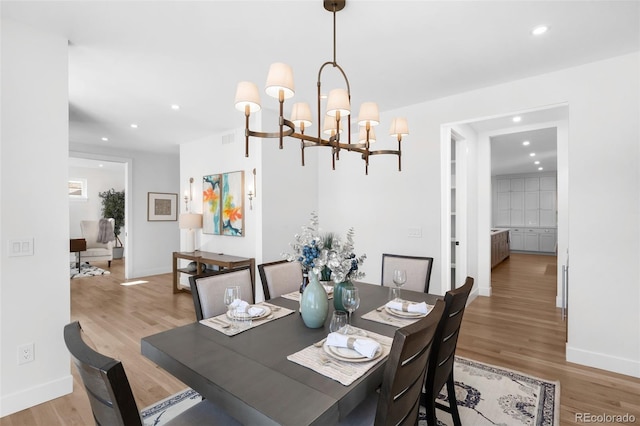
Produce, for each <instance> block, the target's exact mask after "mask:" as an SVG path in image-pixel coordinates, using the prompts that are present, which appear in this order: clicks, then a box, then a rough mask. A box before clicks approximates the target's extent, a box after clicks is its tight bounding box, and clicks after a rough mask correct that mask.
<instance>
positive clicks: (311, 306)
mask: <svg viewBox="0 0 640 426" xmlns="http://www.w3.org/2000/svg"><path fill="white" fill-rule="evenodd" d="M300 313H301V314H302V321H304V325H306V326H307V327H309V328H320V327H323V326H324V322H325V321H326V320H327V315H328V314H329V300H328V298H327V292H326V291H325V290H324V287H322V285H321V284H320V282H319V281H318V275H317V274H316V273H314V272H313V271H309V284H307V286H306V288H305V289H304V291H303V292H302V297H301V298H300Z"/></svg>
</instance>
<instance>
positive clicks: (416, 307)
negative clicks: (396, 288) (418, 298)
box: [385, 300, 429, 315]
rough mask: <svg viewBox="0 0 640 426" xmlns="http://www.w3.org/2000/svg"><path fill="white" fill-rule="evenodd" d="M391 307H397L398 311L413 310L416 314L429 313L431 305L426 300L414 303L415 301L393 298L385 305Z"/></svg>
mask: <svg viewBox="0 0 640 426" xmlns="http://www.w3.org/2000/svg"><path fill="white" fill-rule="evenodd" d="M385 306H386V307H387V308H389V309H395V310H396V311H403V312H411V313H416V314H425V315H426V314H428V313H429V307H428V306H427V303H426V302H420V303H413V302H399V301H397V300H392V301H390V302H387V304H386V305H385Z"/></svg>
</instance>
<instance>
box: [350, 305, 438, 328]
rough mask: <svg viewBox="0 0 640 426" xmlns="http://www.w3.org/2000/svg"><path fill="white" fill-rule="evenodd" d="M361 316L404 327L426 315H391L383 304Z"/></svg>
mask: <svg viewBox="0 0 640 426" xmlns="http://www.w3.org/2000/svg"><path fill="white" fill-rule="evenodd" d="M432 308H433V307H432ZM429 312H431V310H429ZM361 318H362V319H366V320H369V321H375V322H380V323H382V324H387V325H392V326H394V327H398V328H401V327H404V326H405V325H409V324H413V323H414V322H416V321H418V320H420V319H422V318H424V317H417V318H400V317H397V316H395V315H391V314H390V313H389V312H387V311H386V310H385V309H384V305H382V306H380V307H378V308H376V309H374V310H372V311H370V312H367V313H366V314H364V315H363V316H362V317H361Z"/></svg>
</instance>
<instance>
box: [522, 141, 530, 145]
mask: <svg viewBox="0 0 640 426" xmlns="http://www.w3.org/2000/svg"><path fill="white" fill-rule="evenodd" d="M530 143H531V142H529V141H524V142H522V145H524V146H528V145H529V144H530Z"/></svg>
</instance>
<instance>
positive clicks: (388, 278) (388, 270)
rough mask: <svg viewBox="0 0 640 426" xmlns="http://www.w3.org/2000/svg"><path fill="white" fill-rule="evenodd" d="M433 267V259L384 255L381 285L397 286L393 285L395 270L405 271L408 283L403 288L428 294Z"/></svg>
mask: <svg viewBox="0 0 640 426" xmlns="http://www.w3.org/2000/svg"><path fill="white" fill-rule="evenodd" d="M432 266H433V257H419V256H404V255H400V254H388V253H383V254H382V281H381V284H382V285H383V286H387V287H393V286H395V284H393V271H394V269H404V270H405V271H407V282H406V283H405V284H404V285H403V286H402V288H403V289H407V290H413V291H420V292H424V293H428V292H429V280H430V279H431V267H432Z"/></svg>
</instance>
